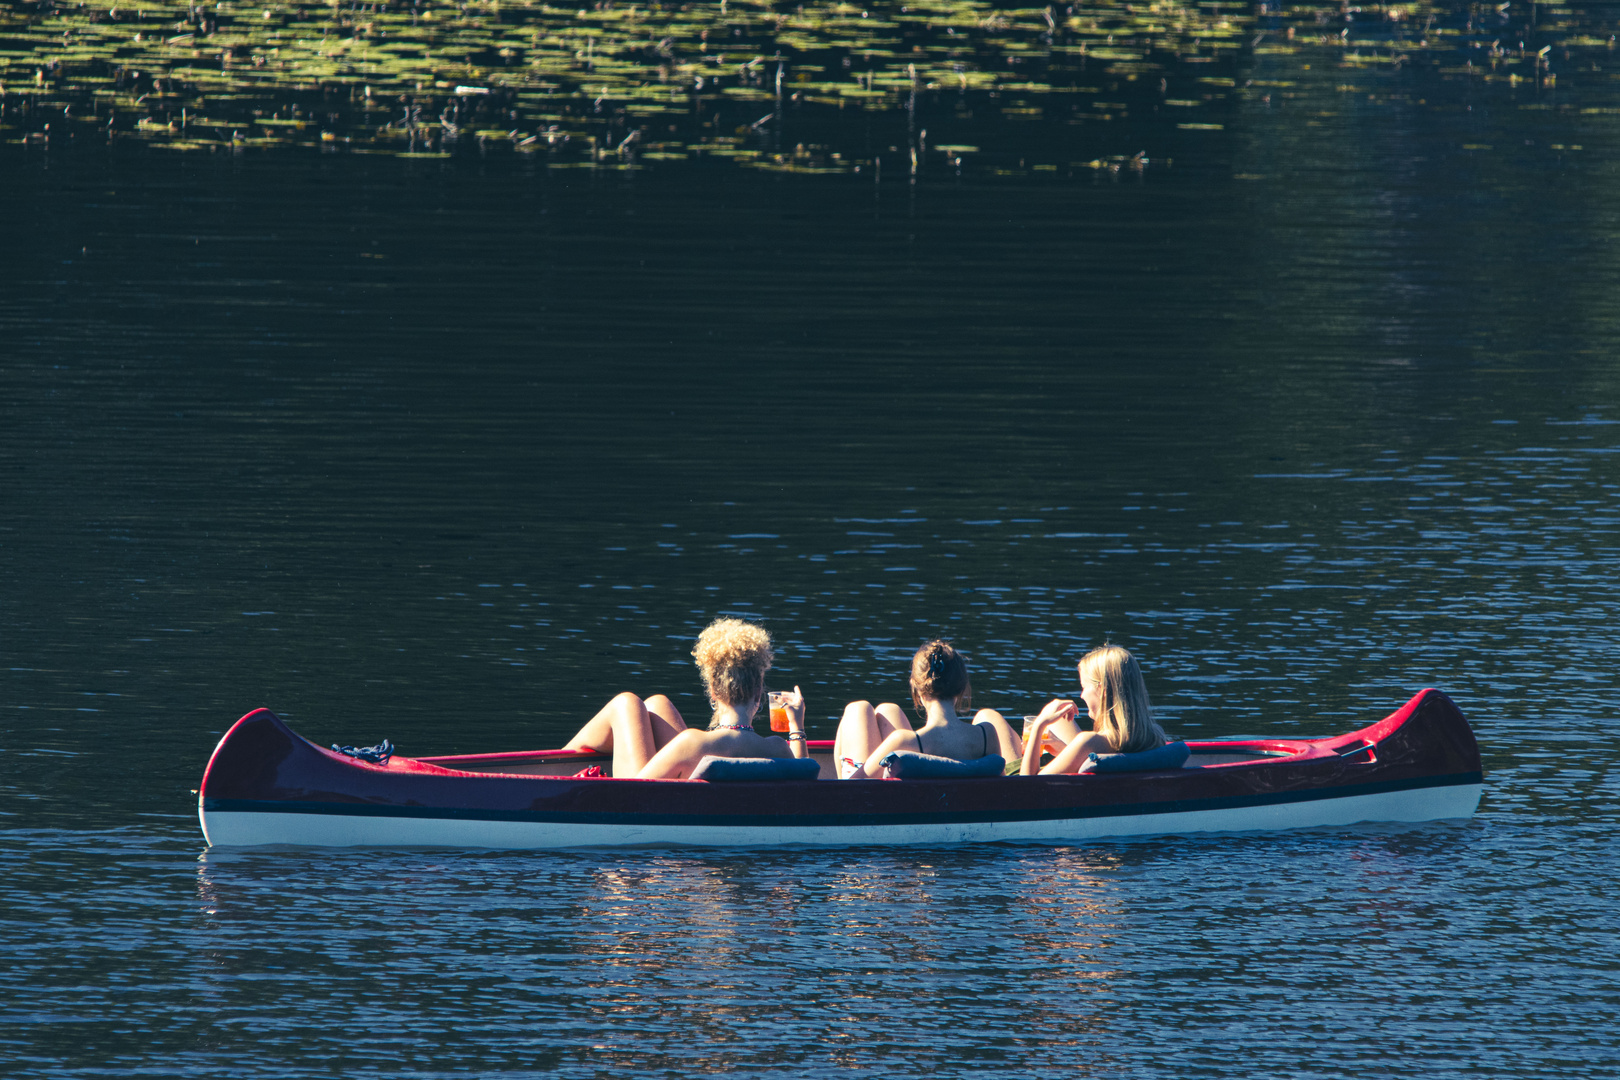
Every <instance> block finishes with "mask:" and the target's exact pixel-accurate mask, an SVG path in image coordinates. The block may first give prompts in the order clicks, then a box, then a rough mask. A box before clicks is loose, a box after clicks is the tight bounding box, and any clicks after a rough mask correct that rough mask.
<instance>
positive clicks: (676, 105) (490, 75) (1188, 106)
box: [0, 0, 1616, 182]
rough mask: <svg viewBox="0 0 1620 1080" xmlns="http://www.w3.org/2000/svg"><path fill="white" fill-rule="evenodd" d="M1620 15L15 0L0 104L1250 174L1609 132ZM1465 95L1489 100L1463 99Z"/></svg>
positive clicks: (834, 164) (20, 126)
mask: <svg viewBox="0 0 1620 1080" xmlns="http://www.w3.org/2000/svg"><path fill="white" fill-rule="evenodd" d="M1615 29H1616V26H1615V23H1614V20H1613V17H1612V14H1611V13H1610V12H1609V11H1608V10H1607V9H1606V8H1604V7H1602V6H1594V7H1592V8H1590V9H1589V8H1587V7H1585V6H1567V7H1566V6H1562V5H1557V4H1517V3H1510V4H1507V5H1504V6H1501V7H1498V8H1495V9H1491V10H1485V9H1481V8H1480V7H1479V6H1478V5H1461V4H1388V5H1383V4H1379V5H1371V6H1359V7H1344V6H1340V7H1332V6H1322V7H1317V6H1311V5H1306V6H1296V7H1286V8H1285V7H1283V6H1281V5H1267V4H1260V5H1249V4H1241V3H1219V2H1217V3H1207V2H1206V3H1196V4H1193V3H1179V2H1174V0H1157V2H1154V3H1151V4H1141V5H1138V4H1118V3H1113V2H1103V3H1079V4H1074V5H1048V6H1047V7H1044V8H1022V9H1020V8H1006V7H1004V6H1001V5H998V4H993V3H983V2H974V0H923V2H921V3H919V2H915V0H912V2H908V3H905V4H897V3H879V4H871V5H868V6H866V7H855V6H852V5H850V4H846V3H841V2H840V3H834V4H829V3H825V2H822V3H811V4H798V5H786V4H781V5H772V4H766V3H755V2H743V3H727V2H726V0H721V2H719V3H689V4H687V3H683V4H679V5H675V4H659V3H653V4H649V5H634V4H632V5H628V6H625V5H618V4H614V3H611V2H602V3H597V4H595V5H594V6H591V7H587V8H580V9H578V10H577V11H576V10H573V9H571V8H567V7H561V8H553V7H550V6H548V5H543V4H540V5H536V4H532V3H519V4H512V3H506V4H502V3H499V2H478V3H468V4H457V5H453V6H452V5H444V4H439V5H435V4H433V3H431V2H422V0H414V2H412V3H410V4H404V3H396V2H391V0H384V2H381V3H365V4H360V3H352V2H351V3H347V4H345V3H334V4H324V3H322V4H309V3H297V2H293V3H274V4H271V5H269V6H265V7H263V9H262V11H261V9H260V6H259V5H244V4H235V3H219V4H215V5H212V6H209V5H198V4H195V3H192V2H191V0H184V2H177V0H153V2H151V3H148V4H145V5H143V6H141V7H140V8H137V9H131V8H128V7H121V6H120V5H118V4H116V3H112V2H111V0H102V2H99V3H96V4H92V5H89V6H86V5H83V4H81V5H79V6H77V7H70V6H66V5H59V4H56V3H50V2H46V3H41V4H37V5H36V4H33V3H29V4H23V3H17V2H12V3H8V4H7V5H5V6H4V7H0V33H3V34H4V35H5V37H6V39H7V41H8V44H10V45H11V46H13V47H12V48H10V49H8V50H7V51H6V52H5V53H3V54H0V106H3V107H4V112H3V113H0V124H3V127H4V130H5V131H6V133H7V135H8V136H9V141H12V142H16V143H20V144H21V145H23V146H26V147H29V148H32V149H38V150H42V151H44V150H49V149H55V150H57V151H61V150H64V149H67V148H72V147H82V146H86V145H102V144H105V143H107V142H109V141H125V142H141V143H149V144H152V145H155V146H162V147H166V148H169V149H177V150H205V151H236V152H241V151H245V150H249V149H256V148H270V147H307V148H320V149H321V150H323V151H328V152H342V151H359V152H365V153H386V154H399V155H402V156H406V157H411V158H448V157H451V156H452V155H455V154H458V153H460V154H463V155H471V156H482V155H487V154H489V153H491V152H494V153H497V154H503V153H504V154H509V153H512V152H516V153H519V154H522V155H531V156H535V157H537V158H538V159H539V160H540V161H542V162H543V163H544V164H546V165H548V166H551V167H563V168H573V167H578V166H590V167H593V168H597V169H635V168H645V167H648V166H659V165H667V164H668V163H670V162H676V161H685V160H689V159H698V158H702V159H716V160H723V161H731V162H736V163H738V164H741V165H745V166H749V167H753V168H760V169H765V170H769V171H775V172H796V173H808V174H844V173H850V174H853V173H856V172H861V171H863V170H864V171H865V173H866V174H867V175H868V176H872V177H873V179H874V180H877V181H880V182H881V180H882V179H883V177H884V174H885V171H886V174H887V176H888V177H889V179H891V180H893V179H899V178H909V179H911V180H913V181H915V180H916V179H917V178H918V177H919V176H930V175H937V176H940V177H947V176H960V175H962V173H963V171H964V169H965V170H966V171H967V172H968V174H969V175H1006V176H1032V177H1036V178H1040V177H1047V176H1049V177H1052V178H1057V177H1075V176H1084V177H1089V176H1091V175H1092V174H1093V173H1098V174H1101V175H1105V176H1117V175H1119V174H1120V173H1121V172H1122V171H1123V172H1124V173H1125V174H1126V175H1131V174H1137V175H1140V174H1141V173H1142V172H1143V171H1144V170H1155V169H1164V168H1168V167H1170V166H1171V165H1172V163H1173V162H1175V161H1176V160H1178V159H1179V160H1181V161H1182V162H1183V167H1187V166H1188V165H1191V166H1192V167H1194V168H1197V167H1199V166H1200V165H1207V164H1209V162H1210V159H1211V158H1214V159H1216V160H1219V161H1227V160H1230V161H1231V170H1232V171H1233V172H1234V173H1236V174H1237V175H1239V176H1242V177H1246V178H1251V179H1253V178H1259V177H1260V176H1262V175H1264V174H1265V173H1266V172H1268V171H1270V170H1272V169H1274V168H1275V161H1274V160H1273V158H1274V155H1275V154H1276V153H1277V152H1278V149H1279V147H1278V146H1276V145H1270V144H1269V143H1271V142H1272V140H1268V145H1263V146H1257V147H1252V148H1248V147H1242V146H1240V145H1234V144H1233V142H1232V140H1231V138H1230V136H1232V135H1233V134H1235V133H1238V132H1250V131H1256V130H1267V129H1273V128H1275V129H1279V130H1278V135H1280V139H1277V137H1276V136H1274V139H1277V141H1279V142H1281V143H1282V144H1284V145H1286V144H1287V143H1292V142H1296V141H1298V140H1300V139H1301V138H1305V137H1308V136H1309V129H1311V128H1321V127H1324V126H1327V127H1328V128H1330V129H1336V130H1338V131H1339V132H1340V133H1341V134H1349V133H1350V131H1353V130H1354V128H1356V127H1357V126H1360V125H1363V124H1365V123H1366V121H1367V120H1369V119H1370V118H1373V117H1382V118H1385V119H1391V120H1394V121H1395V122H1397V123H1399V124H1402V125H1405V124H1407V123H1410V122H1412V121H1413V120H1414V119H1417V121H1418V122H1424V123H1433V124H1437V125H1440V126H1445V127H1449V128H1452V129H1453V131H1452V133H1451V138H1452V139H1453V140H1455V141H1454V144H1453V146H1451V147H1448V149H1452V150H1455V149H1456V148H1457V147H1458V146H1460V147H1461V148H1462V149H1463V150H1466V151H1468V152H1470V153H1478V154H1482V155H1488V154H1490V153H1492V152H1493V151H1494V152H1497V153H1517V152H1519V151H1518V148H1517V143H1514V144H1513V145H1512V146H1508V145H1501V146H1499V145H1497V140H1496V139H1495V138H1493V137H1492V134H1491V131H1490V125H1489V123H1488V121H1486V120H1485V115H1484V114H1485V113H1486V112H1487V111H1493V110H1506V111H1514V110H1531V111H1533V112H1536V113H1545V114H1547V115H1536V116H1532V117H1530V120H1531V121H1532V122H1534V123H1536V124H1538V125H1541V126H1542V127H1543V128H1544V130H1543V131H1542V138H1541V139H1540V140H1532V141H1531V143H1529V144H1526V145H1532V146H1534V145H1537V144H1538V142H1539V148H1538V149H1536V150H1535V151H1533V153H1534V154H1535V155H1537V156H1544V155H1548V154H1551V155H1553V156H1554V157H1556V158H1557V159H1560V160H1561V159H1562V158H1563V157H1564V156H1566V155H1577V156H1578V155H1581V154H1583V153H1585V152H1588V151H1597V152H1599V153H1602V152H1604V150H1605V149H1606V148H1607V146H1608V145H1609V144H1611V143H1612V136H1611V134H1610V132H1611V131H1612V127H1613V125H1612V122H1611V120H1610V119H1609V118H1607V117H1608V114H1609V113H1610V112H1611V111H1612V107H1613V105H1614V101H1613V96H1614V91H1613V88H1612V81H1611V79H1610V74H1609V72H1610V69H1611V67H1612V65H1613V61H1614V55H1613V33H1614V31H1615ZM1459 99H1461V100H1463V101H1465V102H1466V103H1467V104H1466V106H1465V109H1466V112H1468V113H1472V112H1473V111H1474V110H1475V108H1476V106H1477V108H1478V109H1479V110H1480V114H1481V115H1480V116H1479V117H1477V118H1465V117H1454V116H1451V115H1448V114H1451V113H1452V111H1453V109H1454V107H1455V103H1456V102H1457V101H1458V100H1459ZM1476 121H1477V122H1476ZM1346 129H1349V130H1346Z"/></svg>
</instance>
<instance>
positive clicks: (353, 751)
mask: <svg viewBox="0 0 1620 1080" xmlns="http://www.w3.org/2000/svg"><path fill="white" fill-rule="evenodd" d="M332 749H333V750H336V751H337V752H338V753H340V754H343V755H345V756H346V757H352V758H358V759H359V760H361V761H369V762H371V763H372V764H373V765H386V764H388V759H389V758H391V757H393V756H394V744H393V743H391V742H389V741H388V740H387V739H384V740H383V741H382V742H380V743H378V744H377V745H376V746H339V745H338V744H337V743H333V744H332Z"/></svg>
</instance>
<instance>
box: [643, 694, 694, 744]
mask: <svg viewBox="0 0 1620 1080" xmlns="http://www.w3.org/2000/svg"><path fill="white" fill-rule="evenodd" d="M646 705H647V722H648V723H649V724H650V725H651V726H652V737H653V743H654V745H656V746H657V747H658V749H660V750H662V749H663V748H664V747H665V746H667V745H668V744H669V740H671V739H673V738H674V737H675V736H677V735H679V734H680V733H681V732H683V731H685V730H686V721H685V720H684V719H683V718H682V717H681V710H679V709H677V708H676V707H675V703H674V702H673V701H671V700H669V698H667V697H665V696H664V695H663V694H654V695H653V696H652V697H650V698H648V699H647V701H646Z"/></svg>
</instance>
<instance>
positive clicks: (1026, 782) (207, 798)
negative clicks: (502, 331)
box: [198, 690, 1483, 848]
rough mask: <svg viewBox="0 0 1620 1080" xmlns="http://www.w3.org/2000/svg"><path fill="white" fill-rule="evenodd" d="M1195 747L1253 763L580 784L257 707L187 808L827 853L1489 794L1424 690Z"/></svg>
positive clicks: (210, 823)
mask: <svg viewBox="0 0 1620 1080" xmlns="http://www.w3.org/2000/svg"><path fill="white" fill-rule="evenodd" d="M817 744H820V745H817ZM830 746H831V744H830V742H828V741H826V740H817V741H816V744H812V748H813V749H815V750H823V751H825V750H826V749H830ZM1189 748H1190V749H1192V750H1193V753H1194V755H1195V756H1197V755H1198V754H1199V753H1200V752H1203V753H1206V754H1208V755H1210V756H1220V755H1223V754H1232V753H1253V754H1264V755H1266V756H1260V757H1255V758H1252V759H1250V760H1240V761H1222V762H1217V763H1212V764H1207V765H1200V766H1196V767H1188V768H1182V769H1176V770H1157V771H1154V772H1142V773H1123V774H1107V775H1096V774H1085V775H1052V776H1035V777H1019V776H1012V777H984V778H972V779H950V780H944V779H936V780H877V779H873V780H819V779H818V780H801V781H772V782H763V783H761V782H741V783H735V782H734V783H724V784H715V783H709V782H707V781H703V780H688V779H680V780H667V779H657V780H643V779H638V778H585V777H575V776H569V775H534V774H526V773H513V772H483V771H478V770H476V769H468V768H456V767H454V765H453V764H452V763H455V764H464V765H473V764H475V763H488V764H491V765H497V764H499V763H509V762H523V761H534V760H543V761H548V762H549V761H559V762H561V761H567V762H572V761H577V760H590V759H592V758H596V759H599V758H600V757H601V755H597V754H595V753H588V754H581V753H579V752H577V751H520V752H516V753H512V754H497V755H489V754H485V755H455V756H453V757H435V758H420V759H413V758H402V757H398V756H396V757H395V758H394V759H393V760H392V761H390V762H389V763H388V765H386V766H382V765H374V764H371V763H367V762H363V761H357V760H354V759H352V758H348V757H346V756H343V755H340V754H336V753H334V752H332V751H329V750H325V749H323V748H321V747H319V746H316V745H314V744H313V743H310V742H309V741H308V740H306V739H304V738H302V737H301V736H299V735H297V734H296V733H295V732H293V731H291V730H290V729H289V728H287V727H286V725H285V724H283V723H282V722H281V721H280V719H279V718H277V717H275V715H274V714H273V713H270V712H269V711H268V710H262V709H261V710H254V711H253V712H251V713H249V714H247V715H246V716H244V717H243V718H242V719H241V720H239V721H238V722H237V723H236V724H235V725H234V726H233V727H232V728H231V729H230V731H228V732H227V733H226V735H225V736H224V737H223V738H222V739H221V740H220V743H219V745H218V746H217V747H216V748H215V751H214V754H213V756H212V757H211V758H210V761H209V765H208V769H207V771H206V772H205V774H204V778H203V783H202V785H201V786H200V788H199V794H198V812H199V816H200V818H201V820H202V824H203V830H204V833H205V835H206V836H207V837H208V839H209V841H210V843H214V844H224V845H232V844H266V843H271V844H273V843H300V844H321V845H347V844H355V845H361V846H371V845H376V844H388V845H396V844H403V845H407V846H410V845H414V844H417V843H420V842H423V841H420V840H413V839H411V837H412V836H413V835H419V836H421V837H423V838H424V839H425V840H426V842H428V843H431V844H451V845H455V846H474V847H538V848H545V847H570V846H601V845H613V844H620V843H623V844H648V843H651V844H686V843H695V844H702V845H704V846H709V845H712V844H723V845H730V844H733V843H762V844H777V843H789V844H804V843H809V844H824V843H837V842H840V841H839V840H838V839H837V838H838V837H839V836H847V837H848V838H849V842H852V843H865V842H876V843H915V842H933V841H934V840H950V839H953V838H959V839H964V840H972V839H992V840H1013V841H1018V840H1026V839H1028V840H1033V841H1035V842H1062V841H1063V840H1064V839H1066V838H1067V839H1073V838H1078V837H1081V836H1106V835H1126V834H1131V835H1138V834H1144V833H1148V832H1151V831H1152V829H1153V826H1154V822H1156V821H1162V822H1163V823H1164V825H1165V826H1166V828H1164V829H1162V830H1161V831H1177V832H1181V831H1202V830H1203V829H1205V828H1208V827H1217V828H1220V826H1219V825H1217V824H1216V823H1217V822H1232V823H1234V824H1232V825H1230V826H1229V827H1230V828H1241V829H1250V828H1292V827H1309V826H1311V825H1312V824H1313V823H1316V824H1320V823H1338V822H1340V819H1341V818H1343V819H1345V820H1401V821H1410V820H1425V819H1427V818H1425V817H1424V815H1428V816H1431V817H1432V816H1434V815H1441V816H1447V817H1454V816H1462V817H1466V816H1468V815H1469V814H1471V813H1472V812H1473V809H1474V806H1475V805H1476V804H1477V802H1478V798H1479V791H1480V788H1481V785H1482V783H1483V773H1482V769H1481V766H1480V760H1479V753H1478V747H1477V745H1476V743H1475V741H1474V738H1473V733H1472V731H1471V730H1470V729H1469V727H1468V725H1467V721H1466V720H1465V719H1464V718H1463V717H1462V714H1461V712H1460V710H1458V709H1457V707H1456V705H1455V704H1454V703H1453V702H1452V701H1451V700H1450V699H1449V698H1447V697H1446V696H1445V695H1444V694H1442V693H1440V692H1439V691H1436V690H1426V691H1423V692H1422V693H1419V694H1418V695H1416V696H1415V697H1413V698H1412V699H1411V700H1410V701H1409V702H1407V703H1406V704H1405V706H1403V707H1402V708H1401V709H1400V710H1397V712H1395V713H1393V714H1391V715H1390V716H1388V717H1386V718H1385V719H1383V720H1381V721H1379V722H1378V723H1375V724H1373V725H1370V726H1368V727H1366V728H1363V729H1360V730H1359V731H1353V732H1347V733H1345V734H1343V735H1338V736H1332V737H1328V738H1322V739H1243V740H1196V741H1190V742H1189ZM1363 750H1367V751H1368V752H1367V753H1365V754H1363V752H1362V751H1363ZM1278 755H1285V756H1278ZM1470 789H1471V794H1470ZM1334 806H1339V807H1343V808H1346V809H1344V810H1343V811H1342V812H1341V811H1339V810H1335V809H1333V807H1334ZM1352 807H1353V808H1354V809H1350V808H1352ZM1347 815H1349V816H1348V817H1347ZM1355 815H1360V816H1355ZM1414 815H1416V816H1414ZM1204 819H1208V820H1207V822H1205V820H1204ZM317 822H319V824H316V823H317ZM1172 824H1173V825H1174V827H1173V828H1172V827H1170V826H1172ZM1111 830H1113V831H1111ZM1222 831H1225V829H1224V828H1222ZM278 837H284V838H283V839H278ZM429 837H432V838H437V839H426V838H429Z"/></svg>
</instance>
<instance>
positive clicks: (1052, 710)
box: [1018, 698, 1084, 776]
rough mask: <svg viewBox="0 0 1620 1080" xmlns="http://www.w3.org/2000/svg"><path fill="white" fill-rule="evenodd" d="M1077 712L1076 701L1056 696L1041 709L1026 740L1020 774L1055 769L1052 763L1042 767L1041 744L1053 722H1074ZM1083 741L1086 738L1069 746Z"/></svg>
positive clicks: (1073, 741) (1027, 774)
mask: <svg viewBox="0 0 1620 1080" xmlns="http://www.w3.org/2000/svg"><path fill="white" fill-rule="evenodd" d="M1075 712H1076V707H1075V704H1074V702H1072V701H1069V700H1068V699H1066V698H1054V699H1053V700H1051V701H1049V702H1047V703H1046V708H1044V709H1042V710H1041V714H1040V715H1039V716H1037V717H1036V718H1035V724H1034V726H1032V727H1031V728H1030V729H1029V738H1027V739H1025V740H1024V761H1023V764H1021V765H1020V766H1019V767H1018V772H1019V775H1021V776H1034V775H1035V774H1036V773H1045V772H1052V771H1053V769H1052V766H1050V765H1048V766H1047V767H1046V768H1044V769H1043V768H1041V746H1042V745H1043V744H1044V743H1045V742H1046V731H1047V729H1048V728H1050V727H1051V726H1052V725H1053V724H1058V723H1065V722H1072V721H1073V720H1074V715H1075ZM1082 741H1084V740H1083V739H1075V740H1072V741H1071V742H1070V743H1069V747H1073V746H1075V745H1076V744H1078V743H1080V742H1082ZM1069 747H1065V748H1064V751H1063V752H1062V753H1059V755H1058V757H1062V756H1063V753H1066V752H1067V751H1068V749H1069Z"/></svg>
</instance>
